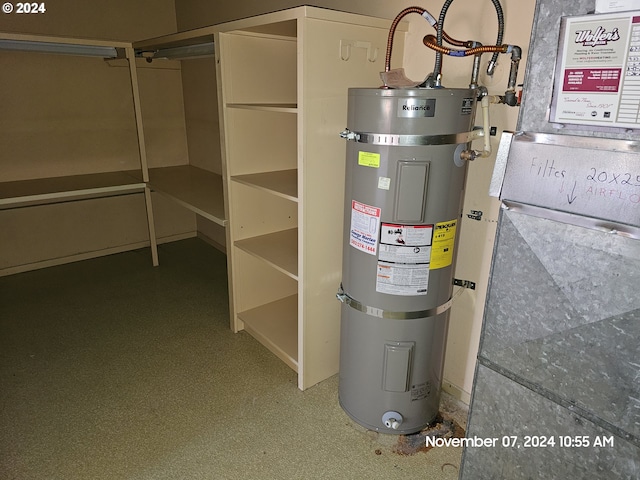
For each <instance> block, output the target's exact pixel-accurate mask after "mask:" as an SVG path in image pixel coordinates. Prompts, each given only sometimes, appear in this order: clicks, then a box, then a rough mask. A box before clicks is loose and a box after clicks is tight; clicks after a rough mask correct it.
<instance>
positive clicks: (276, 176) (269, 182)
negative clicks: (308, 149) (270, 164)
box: [231, 169, 298, 202]
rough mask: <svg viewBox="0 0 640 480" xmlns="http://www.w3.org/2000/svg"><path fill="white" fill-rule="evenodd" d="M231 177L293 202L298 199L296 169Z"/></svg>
mask: <svg viewBox="0 0 640 480" xmlns="http://www.w3.org/2000/svg"><path fill="white" fill-rule="evenodd" d="M231 178H232V179H233V180H234V181H236V182H238V183H242V184H244V185H247V186H249V187H254V188H258V189H260V190H264V191H267V192H269V193H272V194H274V195H278V196H279V197H283V198H286V199H288V200H291V201H293V202H297V201H298V171H297V170H296V169H293V170H280V171H277V172H265V173H252V174H248V175H235V176H233V177H231Z"/></svg>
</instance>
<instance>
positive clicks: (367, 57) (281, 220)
mask: <svg viewBox="0 0 640 480" xmlns="http://www.w3.org/2000/svg"><path fill="white" fill-rule="evenodd" d="M390 23H391V22H390V21H388V20H380V19H374V18H368V17H363V16H360V15H353V14H345V13H341V12H336V11H332V10H326V9H320V8H315V7H298V8H293V9H289V10H284V11H280V12H275V13H272V14H267V15H262V16H259V17H253V18H248V19H244V20H239V21H236V22H230V23H227V24H223V25H220V26H217V32H216V34H215V45H216V56H217V58H218V79H219V82H220V85H219V88H220V103H221V109H222V111H221V114H222V119H223V125H222V127H223V128H222V131H223V135H222V139H223V150H224V157H223V164H224V165H225V170H226V183H227V188H228V199H229V201H228V205H227V209H228V219H229V229H228V231H229V233H228V256H229V257H228V258H229V265H230V268H231V276H230V278H231V283H230V285H231V291H232V293H231V300H232V319H231V321H232V328H233V330H234V331H239V330H242V329H245V330H246V331H247V332H249V333H250V334H251V335H253V336H254V337H255V338H256V339H258V340H259V341H260V342H262V343H263V344H264V345H265V346H266V347H267V348H269V349H270V350H271V351H272V352H273V353H274V354H275V355H277V356H278V357H279V358H281V359H282V361H284V362H285V363H286V364H287V365H289V366H290V367H291V368H292V369H294V370H295V371H296V372H297V374H298V387H299V388H300V389H303V390H304V389H306V388H308V387H310V386H312V385H314V384H316V383H318V382H319V381H321V380H324V379H326V378H328V377H329V376H331V375H333V374H335V373H336V372H337V371H338V356H339V330H340V329H339V323H340V306H339V305H340V304H339V302H338V301H337V300H336V298H335V294H336V291H337V289H338V286H339V283H340V278H341V262H342V251H341V248H342V247H341V245H342V218H343V212H342V209H343V196H344V195H343V188H344V185H343V183H344V156H345V145H344V141H343V140H341V139H340V137H339V132H340V131H341V130H342V129H344V126H345V123H346V116H347V115H346V114H347V112H346V108H347V90H348V88H349V87H377V86H379V85H380V79H379V72H381V71H383V70H384V52H385V48H386V41H387V35H388V30H389V26H390ZM403 32H406V26H405V25H401V26H400V27H399V29H398V33H397V34H396V37H397V38H396V42H395V51H396V52H399V53H397V55H398V57H399V58H400V57H401V56H402V49H403ZM355 45H357V46H361V45H362V46H365V48H356V47H355ZM366 46H368V47H369V48H368V50H367V48H366ZM347 51H348V53H345V52H347Z"/></svg>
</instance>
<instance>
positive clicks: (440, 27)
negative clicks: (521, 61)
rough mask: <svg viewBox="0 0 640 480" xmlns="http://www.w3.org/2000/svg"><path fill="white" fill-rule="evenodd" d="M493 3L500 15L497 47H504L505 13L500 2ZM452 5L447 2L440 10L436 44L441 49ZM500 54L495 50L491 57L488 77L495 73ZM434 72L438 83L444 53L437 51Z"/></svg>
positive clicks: (451, 0)
mask: <svg viewBox="0 0 640 480" xmlns="http://www.w3.org/2000/svg"><path fill="white" fill-rule="evenodd" d="M491 1H492V3H493V6H494V7H495V9H496V14H497V15H498V37H497V39H496V45H502V39H503V36H504V12H503V11H502V5H500V1H499V0H491ZM452 3H453V0H446V1H445V3H444V5H443V6H442V10H440V17H439V19H438V22H437V26H436V30H437V37H436V38H437V42H436V44H437V45H438V46H440V47H441V46H442V40H443V38H444V19H445V17H446V15H447V10H449V7H450V6H451V4H452ZM500 53H502V52H499V51H495V50H494V53H493V56H492V57H491V60H490V62H489V65H488V67H487V74H488V75H493V71H494V69H495V66H496V62H497V60H498V55H499V54H500ZM433 72H434V76H435V78H436V81H438V82H439V81H440V78H441V77H442V52H438V51H436V63H435V66H434V68H433Z"/></svg>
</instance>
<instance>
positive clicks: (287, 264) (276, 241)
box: [234, 228, 298, 280]
mask: <svg viewBox="0 0 640 480" xmlns="http://www.w3.org/2000/svg"><path fill="white" fill-rule="evenodd" d="M234 245H235V246H236V247H237V248H239V249H241V250H243V251H245V252H246V253H248V254H249V255H253V256H254V257H256V258H258V259H260V260H263V261H264V262H266V263H267V264H269V265H271V266H272V267H274V268H275V269H276V270H278V271H280V272H282V273H284V274H285V275H287V276H288V277H291V278H293V279H294V280H298V229H297V228H292V229H290V230H284V231H282V232H275V233H269V234H267V235H260V236H257V237H251V238H245V239H244V240H236V241H235V243H234Z"/></svg>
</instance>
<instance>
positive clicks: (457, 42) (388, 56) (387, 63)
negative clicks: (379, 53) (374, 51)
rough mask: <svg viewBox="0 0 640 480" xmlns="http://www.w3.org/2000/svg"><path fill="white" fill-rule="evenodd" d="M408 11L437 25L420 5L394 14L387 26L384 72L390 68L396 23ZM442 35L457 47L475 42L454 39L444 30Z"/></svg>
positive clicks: (468, 45) (433, 18)
mask: <svg viewBox="0 0 640 480" xmlns="http://www.w3.org/2000/svg"><path fill="white" fill-rule="evenodd" d="M410 13H417V14H418V15H420V16H422V17H424V18H425V19H426V20H427V22H429V24H430V25H431V26H432V27H434V28H436V26H437V23H438V22H437V20H436V19H435V17H434V16H433V15H431V14H430V13H429V12H428V11H427V10H426V9H424V8H422V7H407V8H405V9H404V10H402V11H401V12H400V13H399V14H398V15H396V18H394V19H393V22H391V27H390V28H389V37H388V39H387V52H386V56H385V62H384V71H385V72H388V71H390V70H391V51H392V49H393V37H394V35H395V33H396V28H397V27H398V24H399V23H400V21H401V20H402V19H403V18H404V17H406V16H407V15H409V14H410ZM442 35H443V37H444V39H445V40H446V41H447V43H449V44H450V45H454V46H457V47H465V48H470V47H472V46H473V45H474V43H475V42H473V41H471V40H467V41H462V40H456V39H455V38H452V37H450V36H449V35H447V33H446V32H444V31H443V32H442Z"/></svg>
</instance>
